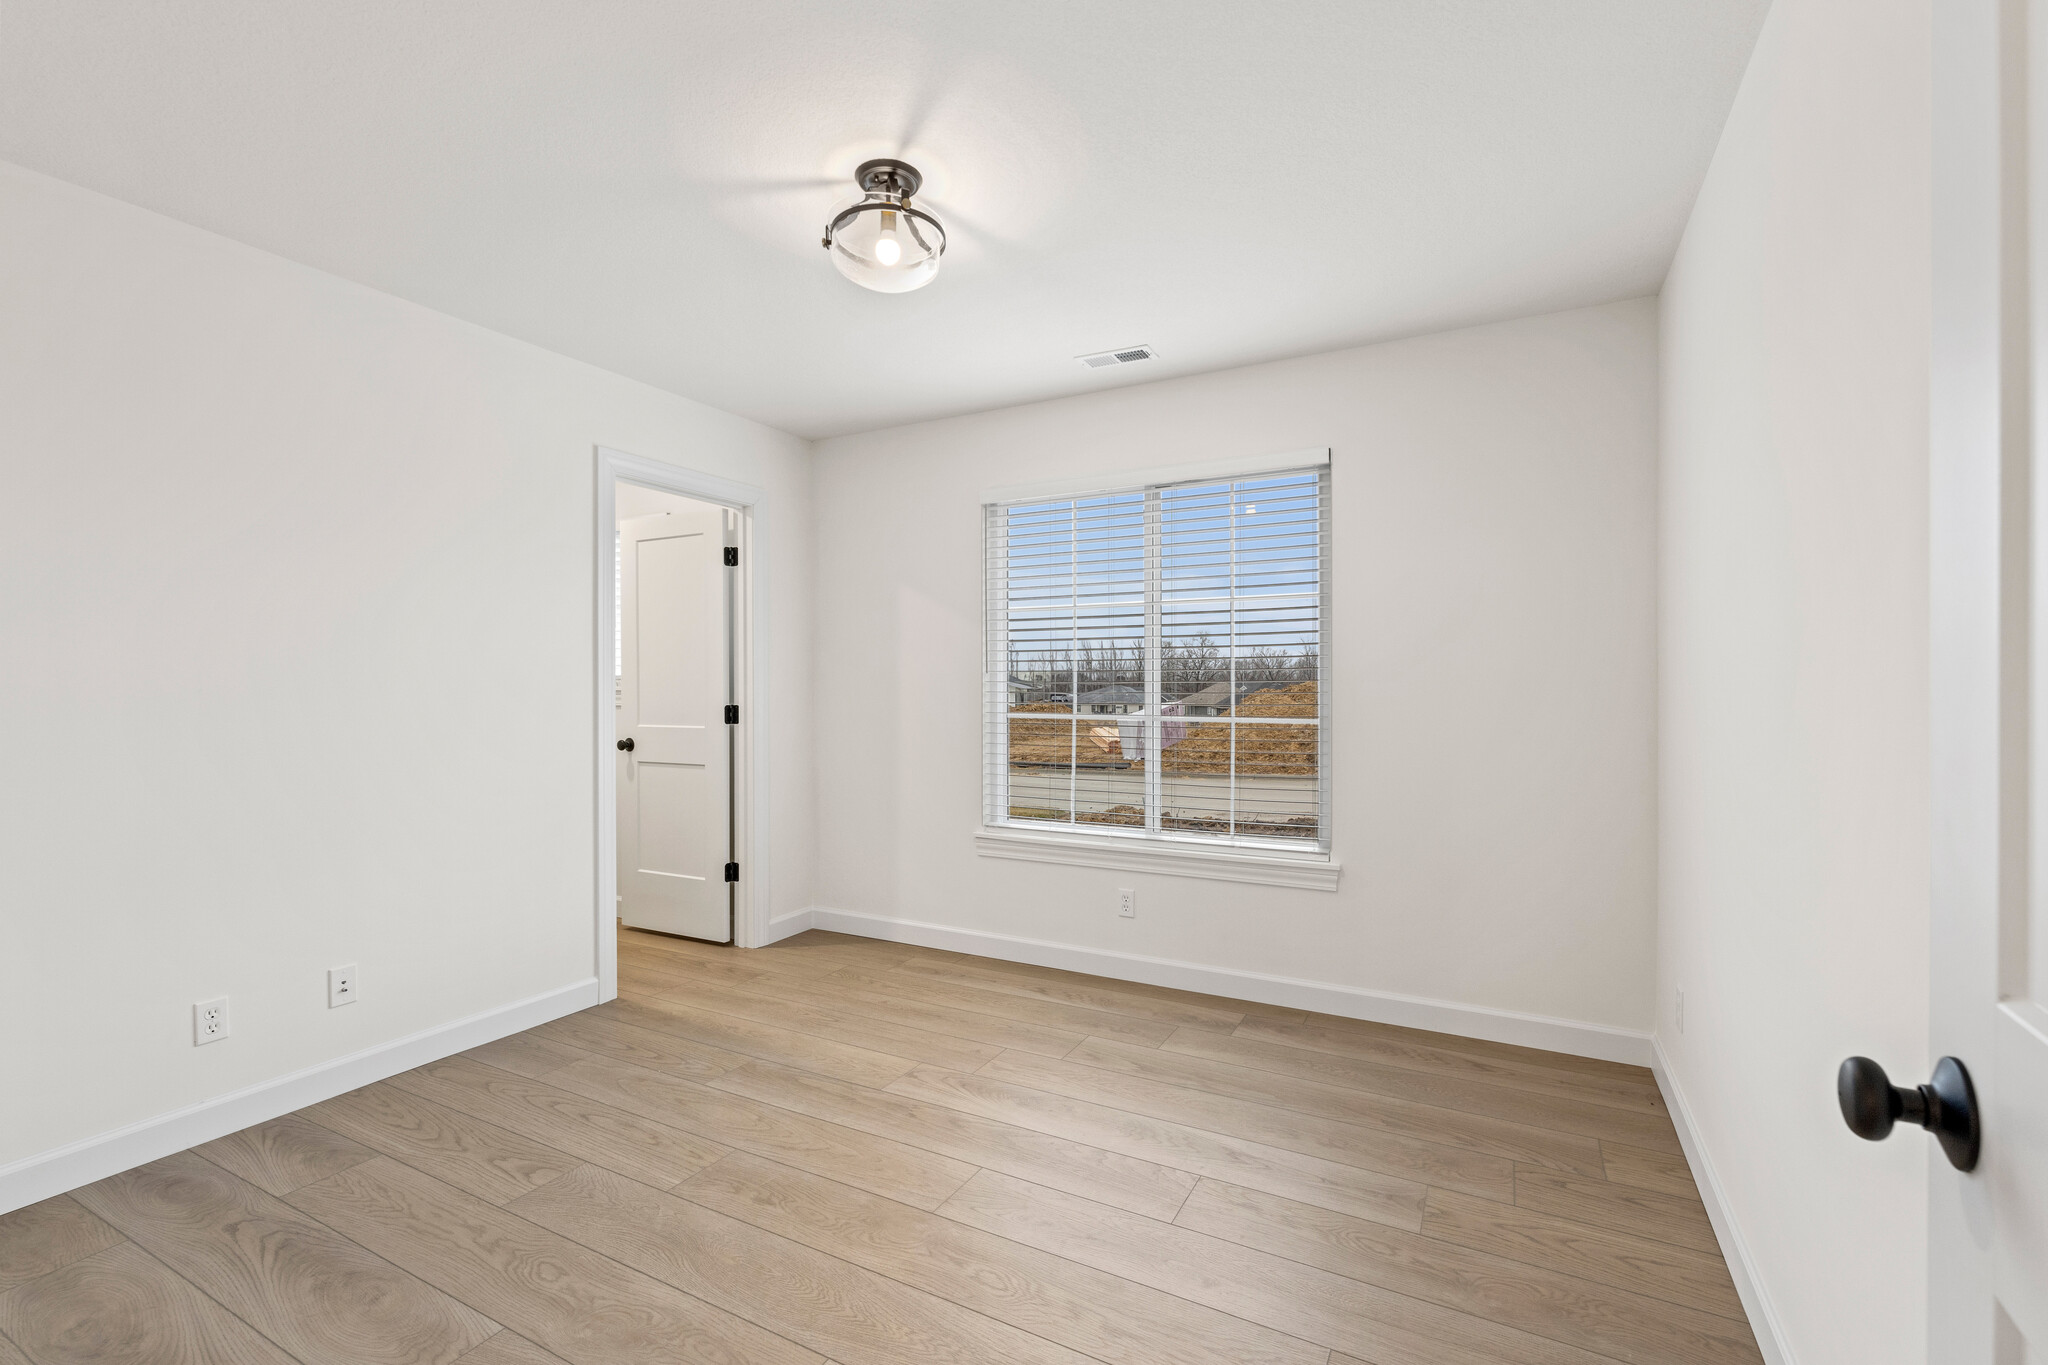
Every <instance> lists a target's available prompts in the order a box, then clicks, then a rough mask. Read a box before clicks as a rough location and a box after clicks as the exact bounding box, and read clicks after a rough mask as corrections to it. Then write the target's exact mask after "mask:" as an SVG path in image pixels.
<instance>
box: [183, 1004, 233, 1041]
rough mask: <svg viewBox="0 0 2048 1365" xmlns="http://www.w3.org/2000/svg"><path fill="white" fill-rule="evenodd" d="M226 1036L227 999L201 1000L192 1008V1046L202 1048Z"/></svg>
mask: <svg viewBox="0 0 2048 1365" xmlns="http://www.w3.org/2000/svg"><path fill="white" fill-rule="evenodd" d="M227 1036H228V998H227V997H226V996H225V995H223V996H222V997H221V998H220V999H218V1000H202V1001H200V1002H199V1003H198V1004H196V1005H194V1006H193V1007H192V1046H194V1047H203V1046H205V1045H206V1044H208V1043H217V1042H219V1041H220V1040H221V1039H223V1038H225V1037H227Z"/></svg>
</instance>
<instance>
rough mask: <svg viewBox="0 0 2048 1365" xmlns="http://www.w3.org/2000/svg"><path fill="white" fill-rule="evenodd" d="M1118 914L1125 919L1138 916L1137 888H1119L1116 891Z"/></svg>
mask: <svg viewBox="0 0 2048 1365" xmlns="http://www.w3.org/2000/svg"><path fill="white" fill-rule="evenodd" d="M1116 912H1117V914H1119V915H1121V916H1123V917H1124V918H1125V919H1132V918H1135V917H1136V916H1137V913H1138V893H1137V890H1136V889H1135V888H1133V887H1129V886H1119V887H1118V888H1117V889H1116Z"/></svg>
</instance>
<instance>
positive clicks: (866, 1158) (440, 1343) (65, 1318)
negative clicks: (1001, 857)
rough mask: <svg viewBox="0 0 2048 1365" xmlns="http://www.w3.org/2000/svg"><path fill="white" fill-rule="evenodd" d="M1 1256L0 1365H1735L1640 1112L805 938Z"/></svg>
mask: <svg viewBox="0 0 2048 1365" xmlns="http://www.w3.org/2000/svg"><path fill="white" fill-rule="evenodd" d="M619 961H620V973H619V977H620V990H621V995H620V997H619V999H617V1000H616V1001H613V1002H611V1003H609V1004H605V1005H601V1006H599V1007H597V1008H596V1009H592V1010H586V1011H584V1012H583V1013H581V1014H578V1015H574V1016H571V1017H569V1018H566V1019H560V1020H556V1021H555V1022H553V1023H550V1024H545V1025H542V1026H541V1027H539V1028H537V1029H533V1030H530V1031H528V1032H526V1033H523V1034H518V1035H515V1036H514V1037H511V1038H506V1039H501V1040H499V1041H498V1042H494V1043H490V1044H487V1045H485V1046H483V1047H480V1048H476V1049H474V1050H472V1051H470V1052H468V1053H465V1054H463V1055H461V1056H458V1057H452V1058H447V1059H444V1060H442V1061H439V1062H435V1063H432V1064H430V1065H427V1066H423V1067H420V1068H418V1069H417V1070H414V1071H410V1072H406V1073H404V1074H402V1075H399V1076H394V1077H392V1078H391V1079H389V1080H388V1081H381V1082H379V1083H377V1084H375V1085H370V1086H365V1087H364V1088H363V1089H361V1090H357V1091H355V1092H353V1093H351V1094H348V1095H342V1096H339V1097H337V1098H335V1099H332V1100H328V1101H326V1102H324V1103H321V1104H316V1105H313V1106H310V1107H309V1108H307V1109H305V1110H302V1111H300V1112H299V1113H296V1114H290V1115H287V1116H285V1117H283V1118H280V1119H276V1120H273V1121H272V1122H269V1123H264V1124H259V1125H257V1126H256V1127H254V1128H251V1129H248V1130H247V1131H245V1132H241V1133H236V1134H233V1135H231V1136H229V1137H225V1138H221V1139H219V1140H218V1141H215V1142H209V1143H207V1144H205V1145H204V1146H201V1147H197V1148H194V1149H193V1150H191V1151H188V1152H181V1153H179V1154H177V1155H176V1156H172V1157H168V1158H165V1159H164V1160H162V1161H156V1162H151V1163H150V1164H148V1165H146V1166H141V1167H138V1168H136V1169H135V1170H132V1171H127V1172H124V1173H122V1174H121V1175H118V1176H114V1177H112V1178H110V1179H108V1180H103V1181H100V1182H99V1183H97V1184H95V1185H89V1186H86V1187H85V1188H83V1189H80V1190H75V1191H73V1192H72V1193H71V1194H68V1195H60V1196H58V1197H57V1198H55V1199H50V1200H46V1201H44V1202H43V1203H41V1204H37V1205H34V1206H32V1207H30V1208H27V1209H22V1210H19V1211H17V1212H15V1213H12V1214H8V1215H5V1216H0V1365H117V1363H118V1365H243V1363H244V1362H247V1363H248V1365H291V1362H299V1365H327V1362H337V1365H338V1363H339V1362H350V1363H351V1365H613V1363H614V1362H618V1363H620V1365H641V1363H642V1362H644V1363H645V1365H655V1363H656V1362H661V1363H662V1365H668V1363H669V1362H698V1361H702V1362H713V1361H716V1362H720V1363H721V1365H1091V1362H1100V1363H1101V1365H1155V1363H1156V1365H1481V1363H1484V1362H1499V1363H1500V1365H1603V1363H1604V1362H1612V1361H1620V1362H1625V1363H1626V1365H1754V1363H1757V1362H1760V1361H1761V1357H1760V1356H1759V1354H1758V1352H1757V1349H1756V1344H1755V1341H1754V1339H1753V1337H1752V1336H1751V1334H1750V1330H1749V1326H1748V1323H1747V1322H1746V1321H1745V1320H1744V1318H1743V1316H1742V1310H1741V1306H1740V1304H1739V1302H1738V1300H1737V1298H1736V1295H1735V1290H1734V1287H1733V1285H1732V1284H1731V1283H1730V1281H1729V1277H1728V1271H1727V1267H1726V1265H1725V1264H1724V1263H1723V1261H1722V1259H1721V1255H1720V1252H1719V1249H1718V1247H1717V1245H1716V1243H1715V1240H1714V1235H1713V1231H1712V1228H1711V1227H1710V1225H1709V1224H1708V1221H1707V1217H1706V1212H1705V1210H1704V1208H1703V1207H1702V1206H1701V1204H1700V1200H1699V1194H1698V1191H1697V1190H1696V1189H1695V1188H1694V1186H1693V1182H1692V1177H1691V1174H1690V1172H1689V1171H1688V1170H1687V1168H1686V1164H1685V1159H1684V1157H1683V1156H1682V1155H1681V1154H1680V1151H1679V1146H1678V1140H1677V1136H1676V1134H1675V1133H1674V1132H1673V1131H1672V1128H1671V1123H1670V1119H1669V1117H1668V1115H1666V1113H1665V1112H1664V1108H1663V1104H1662V1101H1661V1099H1660V1098H1659V1096H1658V1094H1657V1090H1656V1086H1655V1084H1654V1083H1653V1082H1652V1081H1651V1079H1650V1076H1649V1073H1648V1072H1646V1071H1643V1070H1641V1069H1640V1068H1636V1067H1627V1066H1619V1065H1615V1064H1612V1063H1607V1062H1598V1061H1590V1060H1587V1059H1585V1058H1579V1057H1568V1056H1562V1055H1559V1054H1556V1053H1546V1052H1536V1051H1532V1050H1529V1049H1526V1048H1515V1047H1508V1046H1505V1045H1502V1044H1497V1043H1481V1042H1474V1041H1471V1040H1467V1039H1460V1038H1453V1037H1448V1036H1445V1035H1441V1034H1432V1033H1424V1032H1420V1031H1418V1030H1413V1029H1400V1028H1391V1027H1386V1026H1382V1025H1375V1024H1366V1023H1361V1022H1358V1021H1355V1020H1347V1019H1339V1018H1333V1017H1329V1016H1323V1015H1307V1014H1303V1013H1302V1012H1300V1011H1295V1010H1286V1009H1277V1008H1274V1007H1271V1006H1265V1005H1257V1004H1250V1003H1247V1002H1243V1001H1233V1000H1227V999H1223V998H1220V997H1216V996H1207V995H1196V994H1192V993H1189V992H1184V991H1174V990H1168V989H1164V988H1161V987H1154V986H1139V985H1133V984H1129V983H1125V982H1117V981H1109V980H1104V979H1101V978H1097V977H1087V976H1080V975H1077V974H1074V973H1070V972H1059V971H1052V970H1049V969H1044V968H1037V967H1030V966H1024V965H1020V964H1015V963H1006V962H995V961H991V960H988V959H984V958H973V957H966V956H963V955H961V954H957V953H946V952H938V951H933V950H927V949H917V948H908V947H903V946H900V945H896V944H889V943H882V942H877V941H873V940H864V939H854V938H847V937H844V936H841V935H834V934H824V933H810V934H804V935H801V936H799V937H797V938H793V939H789V940H786V941H785V942H783V943H779V944H776V945H775V946H774V947H771V948H764V949H760V950H757V951H753V952H742V951H738V950H735V949H730V948H716V947H711V946H708V945H704V944H697V943H691V942H686V941H684V940H680V939H669V938H663V937H660V936H658V935H653V934H641V933H634V932H625V933H622V934H621V935H620V944H619Z"/></svg>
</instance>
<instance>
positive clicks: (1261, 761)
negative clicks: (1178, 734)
mask: <svg viewBox="0 0 2048 1365" xmlns="http://www.w3.org/2000/svg"><path fill="white" fill-rule="evenodd" d="M1316 705H1317V696H1316V683H1315V682H1314V681H1313V680H1311V681H1309V682H1304V683H1296V684H1294V685H1293V686H1292V687H1268V688H1265V689H1263V690H1262V691H1258V692H1253V693H1251V694H1250V695H1249V696H1247V697H1245V699H1244V700H1243V701H1240V702H1239V703H1238V704H1237V711H1236V714H1237V715H1239V716H1258V717H1263V718H1271V719H1284V718H1286V717H1290V716H1314V715H1316V714H1317V710H1316ZM1233 729H1235V730H1236V731H1237V771H1238V772H1240V773H1244V774H1248V775H1250V774H1257V775H1264V776H1270V777H1313V776H1315V772H1316V755H1317V752H1318V744H1319V732H1318V729H1317V727H1316V726H1313V725H1241V726H1229V725H1217V724H1213V723H1210V724H1191V725H1189V726H1188V732H1187V735H1186V737H1185V738H1183V739H1182V740H1181V741H1180V743H1178V744H1174V745H1169V746H1168V748H1167V750H1166V753H1165V755H1164V757H1163V758H1162V760H1161V764H1162V766H1161V771H1162V772H1169V773H1227V772H1229V771H1230V748H1231V744H1230V732H1231V730H1233Z"/></svg>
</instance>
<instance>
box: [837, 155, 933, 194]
mask: <svg viewBox="0 0 2048 1365" xmlns="http://www.w3.org/2000/svg"><path fill="white" fill-rule="evenodd" d="M853 180H854V183H855V184H857V185H859V186H860V187H861V189H862V190H864V191H865V192H867V193H868V194H893V195H897V196H899V197H900V198H904V199H908V198H910V196H911V195H913V194H916V193H917V192H918V191H919V190H921V189H923V188H924V176H923V175H922V174H920V173H919V171H918V169H917V167H915V166H913V165H911V164H910V163H909V162H908V161H898V160H896V159H895V158H894V157H887V156H884V157H877V158H876V159H875V160H873V161H863V162H861V163H860V166H859V167H858V168H857V169H856V170H855V171H854V173H853Z"/></svg>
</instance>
